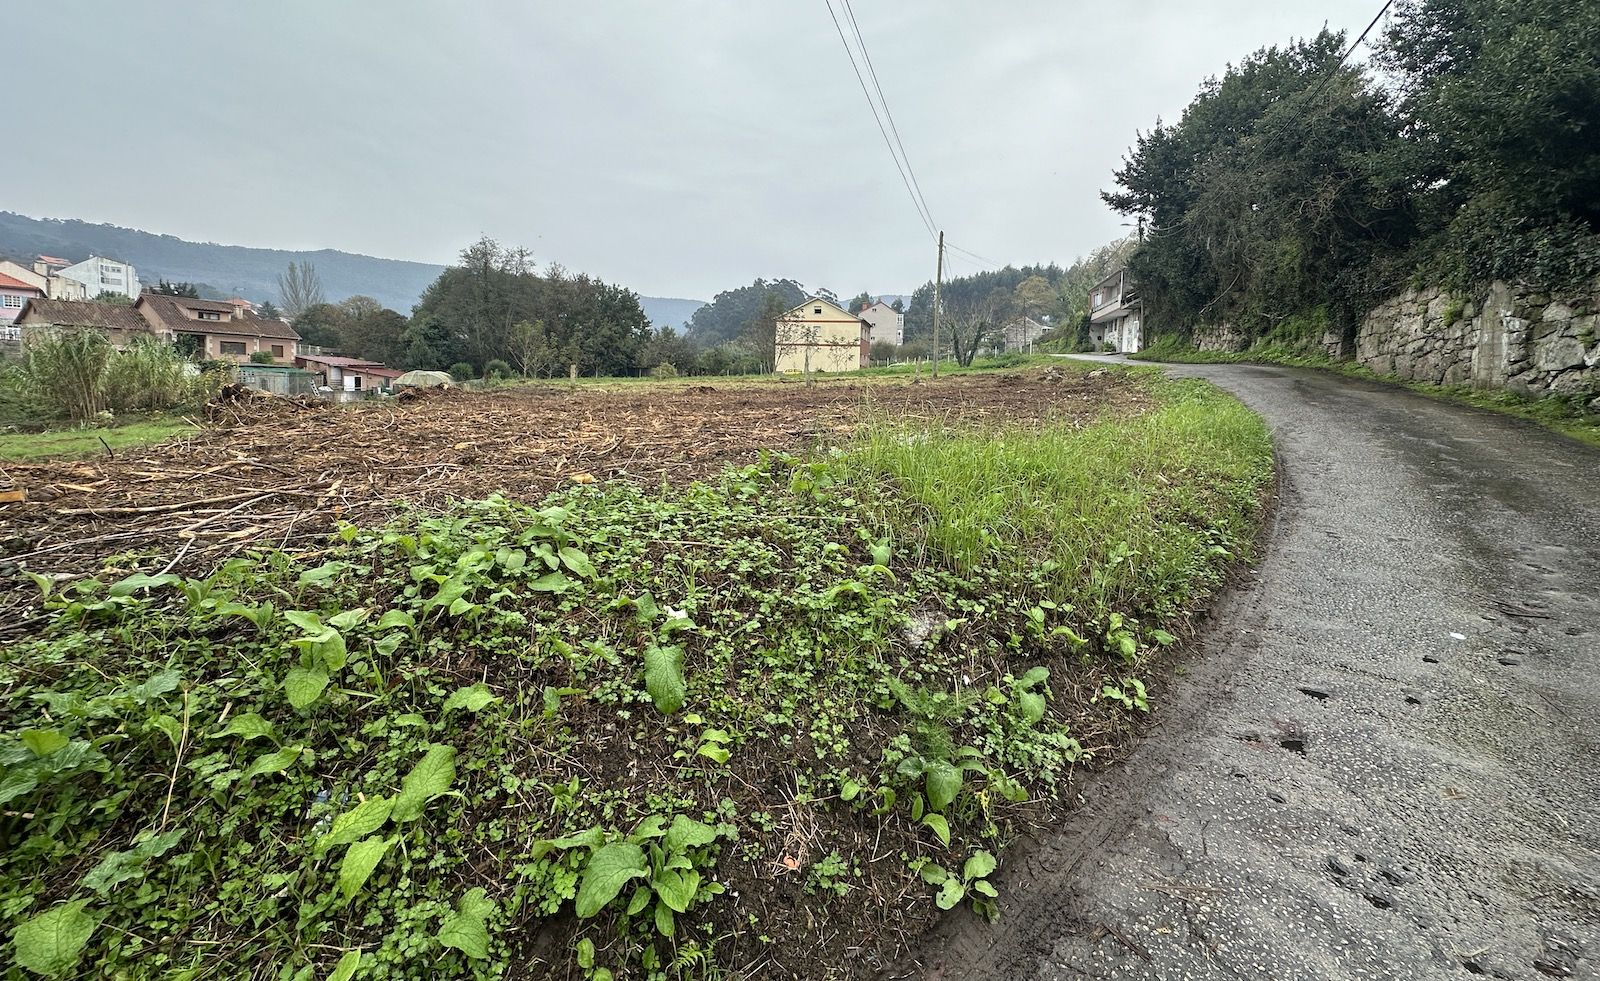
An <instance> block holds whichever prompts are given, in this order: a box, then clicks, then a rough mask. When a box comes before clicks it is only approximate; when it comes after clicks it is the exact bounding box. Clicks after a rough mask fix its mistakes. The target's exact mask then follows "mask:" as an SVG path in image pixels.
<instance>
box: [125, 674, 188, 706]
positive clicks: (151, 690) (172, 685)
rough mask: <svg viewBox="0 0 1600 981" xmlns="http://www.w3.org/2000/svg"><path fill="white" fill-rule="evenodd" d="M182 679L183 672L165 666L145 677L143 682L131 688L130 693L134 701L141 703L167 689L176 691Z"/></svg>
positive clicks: (153, 698) (155, 697)
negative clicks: (162, 669) (163, 669)
mask: <svg viewBox="0 0 1600 981" xmlns="http://www.w3.org/2000/svg"><path fill="white" fill-rule="evenodd" d="M182 680H183V672H181V671H179V670H178V669H177V668H167V669H166V670H165V671H157V672H156V673H155V674H153V675H151V676H150V677H149V678H148V679H146V681H145V683H144V684H142V685H140V686H138V687H137V688H135V689H133V691H132V692H131V694H132V695H133V699H134V701H136V702H138V703H139V704H141V705H143V704H144V703H146V702H150V701H153V700H155V699H157V698H160V697H161V696H162V695H165V694H166V693H167V692H169V691H176V690H177V688H178V684H179V683H180V682H181V681H182Z"/></svg>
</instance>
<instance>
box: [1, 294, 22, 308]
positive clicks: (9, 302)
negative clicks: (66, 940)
mask: <svg viewBox="0 0 1600 981" xmlns="http://www.w3.org/2000/svg"><path fill="white" fill-rule="evenodd" d="M0 304H3V305H4V306H8V307H13V308H21V306H22V297H20V296H18V295H17V294H15V293H7V294H5V298H4V300H0Z"/></svg>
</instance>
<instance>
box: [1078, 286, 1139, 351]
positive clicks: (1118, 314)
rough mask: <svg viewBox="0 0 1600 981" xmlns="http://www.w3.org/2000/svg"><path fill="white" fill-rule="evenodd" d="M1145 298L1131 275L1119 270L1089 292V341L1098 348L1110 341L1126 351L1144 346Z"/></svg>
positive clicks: (1114, 346) (1118, 348) (1116, 348)
mask: <svg viewBox="0 0 1600 981" xmlns="http://www.w3.org/2000/svg"><path fill="white" fill-rule="evenodd" d="M1143 320H1144V300H1143V299H1141V298H1140V296H1139V290H1138V287H1137V286H1136V285H1135V284H1134V282H1133V281H1132V280H1131V279H1130V278H1129V277H1128V270H1127V269H1125V268H1124V269H1118V270H1116V271H1115V272H1113V273H1111V274H1110V275H1108V276H1106V278H1104V279H1102V280H1100V282H1098V283H1096V284H1095V285H1094V287H1093V288H1092V289H1090V291H1089V340H1090V341H1092V342H1093V343H1094V345H1095V347H1097V348H1098V347H1100V346H1101V345H1103V344H1110V345H1111V346H1112V348H1113V349H1115V350H1117V351H1121V352H1122V353H1124V354H1132V353H1133V352H1135V351H1137V350H1139V349H1140V348H1142V347H1144V324H1143V322H1142V321H1143Z"/></svg>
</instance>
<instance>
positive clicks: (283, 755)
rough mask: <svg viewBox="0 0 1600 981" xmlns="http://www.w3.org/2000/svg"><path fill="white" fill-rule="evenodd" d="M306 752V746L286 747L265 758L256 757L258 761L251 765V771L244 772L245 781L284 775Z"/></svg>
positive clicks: (264, 756)
mask: <svg viewBox="0 0 1600 981" xmlns="http://www.w3.org/2000/svg"><path fill="white" fill-rule="evenodd" d="M304 750H305V747H304V746H285V747H284V748H283V749H280V750H278V751H277V752H276V753H267V754H265V755H263V756H258V757H256V761H255V762H254V763H252V764H250V769H248V770H246V771H244V777H243V779H245V780H253V779H255V778H256V777H263V776H271V775H272V774H274V773H282V772H283V771H285V770H287V769H289V767H290V766H292V765H294V761H295V760H298V759H299V758H300V754H301V753H302V752H304Z"/></svg>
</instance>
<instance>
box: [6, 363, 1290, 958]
mask: <svg viewBox="0 0 1600 981" xmlns="http://www.w3.org/2000/svg"><path fill="white" fill-rule="evenodd" d="M213 415H214V417H215V418H214V424H213V426H212V427H210V428H208V429H206V430H205V431H203V432H201V433H198V434H196V435H195V436H194V437H192V438H190V439H187V440H183V441H181V442H173V443H169V444H161V445H157V446H150V447H145V448H141V449H138V450H129V451H125V452H120V453H118V455H117V456H116V457H114V458H113V457H99V458H94V459H89V460H74V461H54V462H42V463H37V464H27V465H10V464H8V465H7V469H6V471H5V474H6V479H8V480H10V481H11V482H12V488H13V489H14V490H19V491H23V492H25V493H26V494H27V497H28V500H27V501H25V502H23V503H20V504H11V505H6V506H4V507H3V508H0V528H3V532H0V534H3V536H4V537H3V541H4V544H3V550H4V554H5V555H6V556H8V557H7V558H0V582H4V583H5V584H6V586H7V588H6V589H5V590H4V594H3V595H4V599H3V600H0V604H3V605H4V606H5V609H3V610H0V910H4V911H6V912H5V916H6V918H7V919H6V925H4V926H0V929H9V931H10V936H11V939H12V950H13V952H14V954H15V956H16V957H17V959H18V962H19V963H21V964H23V966H25V967H27V968H28V969H29V970H32V971H34V972H36V973H39V974H45V975H51V976H112V977H127V978H131V979H145V978H149V979H163V981H165V979H172V978H185V979H190V981H199V979H202V978H213V977H242V976H249V977H251V978H259V979H262V981H266V979H269V978H270V979H279V981H287V979H293V981H316V979H323V978H329V977H336V978H340V979H344V981H349V979H351V978H357V979H360V978H374V979H376V978H418V979H421V978H429V979H433V978H530V979H531V978H541V979H542V978H567V977H585V978H590V979H595V981H605V979H607V978H610V977H613V976H623V977H652V978H656V977H667V978H713V977H726V976H730V975H737V976H740V977H749V978H768V977H770V978H832V977H868V976H872V975H873V974H874V973H875V972H877V971H878V970H880V969H881V968H883V967H884V966H885V965H887V964H889V963H891V962H892V960H893V959H894V958H895V957H896V956H897V955H898V954H899V953H900V952H901V951H903V950H904V949H905V948H906V946H907V944H908V941H909V940H910V938H912V937H914V936H915V935H917V934H918V933H919V932H920V931H922V930H923V929H925V928H926V927H927V926H928V925H929V924H930V923H931V922H932V921H933V919H934V918H935V917H937V916H938V915H940V913H941V911H945V910H953V909H958V908H959V909H967V910H970V911H971V912H972V914H975V915H979V916H985V917H993V916H997V915H1003V913H1004V908H1005V897H1003V896H999V895H997V894H996V890H995V889H994V887H993V885H992V884H991V883H990V881H989V876H990V875H991V874H992V873H993V872H994V871H995V870H996V869H997V867H998V866H999V864H1000V863H1001V862H1003V861H1004V857H1005V848H1006V846H1007V845H1008V844H1009V843H1010V842H1012V841H1013V840H1014V839H1015V838H1016V837H1017V836H1018V835H1020V834H1023V833H1025V832H1026V830H1027V829H1029V828H1031V827H1039V826H1048V825H1050V824H1052V823H1054V822H1057V821H1060V820H1062V819H1063V818H1064V817H1065V816H1066V815H1067V814H1068V813H1069V812H1070V810H1071V807H1072V802H1073V800H1074V794H1073V789H1074V785H1075V782H1076V781H1077V779H1078V777H1079V774H1080V773H1081V772H1082V769H1083V768H1084V767H1088V766H1093V765H1103V764H1104V763H1106V762H1109V761H1110V760H1111V759H1112V758H1113V757H1114V755H1115V750H1116V749H1117V747H1119V746H1120V745H1122V744H1123V743H1124V742H1125V741H1126V740H1127V739H1128V738H1129V736H1130V735H1131V734H1132V733H1134V732H1136V731H1137V729H1138V728H1139V726H1140V725H1141V720H1142V719H1143V718H1144V717H1145V715H1146V713H1147V712H1148V711H1149V710H1150V706H1151V703H1152V701H1154V700H1155V698H1156V697H1157V694H1158V688H1155V687H1152V688H1147V687H1146V685H1147V682H1149V683H1151V684H1154V683H1155V678H1154V676H1153V675H1152V673H1151V672H1152V664H1153V663H1154V661H1155V660H1156V657H1157V652H1158V651H1159V650H1160V649H1161V648H1162V647H1164V646H1166V645H1169V644H1171V643H1174V642H1175V641H1176V640H1177V639H1178V637H1179V636H1181V635H1182V634H1183V633H1184V632H1185V630H1186V625H1187V621H1188V617H1189V616H1190V615H1191V614H1192V612H1193V611H1194V610H1195V609H1196V608H1197V606H1198V604H1199V603H1200V602H1201V601H1202V600H1203V599H1204V597H1205V596H1206V594H1207V593H1208V592H1209V591H1210V590H1211V589H1213V588H1215V587H1216V586H1217V584H1218V583H1219V582H1220V581H1221V575H1222V570H1223V568H1224V566H1225V563H1227V562H1228V561H1230V560H1231V559H1232V558H1233V557H1234V556H1236V555H1238V554H1239V553H1240V552H1241V551H1242V550H1244V549H1245V548H1247V547H1248V544H1247V543H1248V541H1249V538H1250V535H1251V532H1252V528H1253V522H1254V520H1255V516H1256V514H1257V511H1258V509H1259V505H1260V501H1261V496H1262V494H1263V493H1264V490H1265V487H1266V485H1267V483H1268V481H1269V480H1270V475H1271V472H1270V446H1269V444H1268V441H1267V438H1266V434H1265V430H1264V428H1263V427H1262V425H1261V423H1260V421H1259V420H1258V419H1256V418H1255V417H1254V416H1253V415H1252V414H1251V413H1249V412H1248V411H1247V410H1245V409H1244V408H1243V407H1242V406H1241V405H1239V403H1238V402H1236V401H1234V400H1232V399H1231V398H1228V397H1227V396H1224V395H1222V394H1220V393H1219V392H1217V391H1216V390H1215V389H1212V388H1210V387H1209V386H1206V385H1203V384H1199V383H1174V382H1168V381H1163V380H1161V379H1160V378H1159V377H1158V376H1157V375H1156V373H1154V372H1152V371H1149V370H1145V369H1139V370H1132V371H1129V370H1118V371H1112V372H1102V373H1095V374H1093V376H1091V375H1090V373H1089V372H1088V370H1087V369H1086V368H1077V367H1065V368H1061V369H1051V370H1048V371H1046V370H1040V369H1031V370H1025V371H1018V372H1006V373H995V374H982V375H977V374H974V375H968V376H960V377H957V378H951V379H941V380H940V382H938V383H937V384H930V383H927V382H923V383H921V384H911V383H909V382H903V381H883V382H860V381H858V382H848V381H830V382H825V383H821V384H818V385H816V386H812V387H805V386H802V385H799V384H771V383H769V384H765V385H754V384H748V383H746V384H732V385H723V386H715V387H706V386H699V385H693V384H684V383H677V384H667V385H651V386H641V385H628V386H619V387H617V388H616V389H614V390H596V389H595V388H593V387H592V386H580V387H578V388H576V389H573V388H567V387H565V386H561V387H554V386H551V387H543V386H540V387H535V386H528V387H519V388H513V389H507V390H502V391H496V392H489V393H442V394H435V395H430V396H421V397H417V398H414V399H410V400H407V401H404V402H399V401H397V402H395V403H388V404H380V405H368V406H358V407H353V408H348V409H338V408H329V407H301V406H297V405H295V404H293V403H286V402H279V401H266V400H259V399H249V400H246V401H235V402H232V403H225V404H222V405H219V406H216V407H214V413H213ZM962 915H966V914H962Z"/></svg>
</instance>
